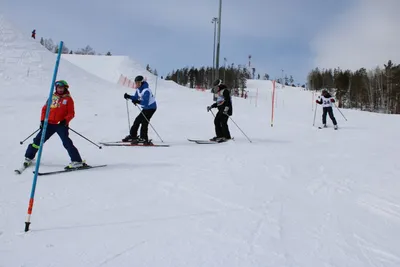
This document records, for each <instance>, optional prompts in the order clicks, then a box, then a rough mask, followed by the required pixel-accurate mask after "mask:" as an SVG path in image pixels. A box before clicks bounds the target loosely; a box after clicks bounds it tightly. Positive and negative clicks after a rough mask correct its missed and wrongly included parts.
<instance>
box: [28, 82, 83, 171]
mask: <svg viewBox="0 0 400 267" xmlns="http://www.w3.org/2000/svg"><path fill="white" fill-rule="evenodd" d="M55 87H56V91H55V92H54V94H53V96H52V99H51V101H52V102H51V106H50V113H49V117H48V124H47V129H46V135H45V137H44V141H45V142H46V141H47V140H48V139H49V138H50V137H51V136H52V135H53V134H55V133H57V134H58V136H59V137H60V138H61V141H62V143H63V146H64V148H65V149H66V150H67V151H68V154H69V157H70V158H71V163H70V164H69V165H68V166H66V167H65V169H75V168H80V167H84V166H87V165H86V163H84V162H83V161H82V158H81V156H80V154H79V152H78V149H77V148H76V147H75V146H74V144H73V143H72V140H71V139H70V138H69V136H68V135H69V132H68V130H69V128H68V124H69V123H70V122H71V120H72V119H73V118H74V117H75V107H74V101H73V99H72V97H71V95H70V93H69V91H68V88H69V85H68V83H67V82H66V81H64V80H61V81H57V82H56V83H55ZM46 108H47V102H46V104H45V105H44V106H43V108H42V116H41V118H40V131H39V133H38V134H37V135H36V137H35V138H34V139H33V143H32V144H29V146H28V148H27V150H26V152H25V162H24V166H25V167H28V166H29V165H31V164H32V160H33V159H34V158H35V155H36V153H37V151H38V150H39V145H40V139H41V138H42V131H43V123H44V119H45V115H46Z"/></svg>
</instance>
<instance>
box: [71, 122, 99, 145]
mask: <svg viewBox="0 0 400 267" xmlns="http://www.w3.org/2000/svg"><path fill="white" fill-rule="evenodd" d="M68 129H70V130H71V131H73V132H74V133H76V134H77V135H79V136H80V137H82V138H83V139H85V140H86V141H88V142H90V143H92V144H93V145H95V146H97V147H98V148H99V149H101V146H99V145H97V144H96V143H94V142H93V141H90V140H89V139H87V138H86V137H85V136H83V135H81V134H80V133H78V132H77V131H75V130H74V129H71V128H69V127H68Z"/></svg>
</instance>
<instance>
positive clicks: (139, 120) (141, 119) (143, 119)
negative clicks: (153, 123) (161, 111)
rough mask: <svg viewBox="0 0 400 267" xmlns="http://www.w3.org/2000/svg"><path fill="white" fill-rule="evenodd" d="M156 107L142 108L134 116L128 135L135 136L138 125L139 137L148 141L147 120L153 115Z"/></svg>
mask: <svg viewBox="0 0 400 267" xmlns="http://www.w3.org/2000/svg"><path fill="white" fill-rule="evenodd" d="M155 112H156V109H142V112H140V114H139V115H138V116H137V117H136V119H135V121H134V122H133V125H132V127H131V130H130V135H131V136H132V137H133V138H135V137H136V136H137V133H138V130H139V127H140V125H142V127H140V137H141V138H143V139H144V140H146V141H148V140H149V136H148V131H149V121H150V119H151V117H153V115H154V113H155Z"/></svg>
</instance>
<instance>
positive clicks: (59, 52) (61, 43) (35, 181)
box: [25, 41, 64, 232]
mask: <svg viewBox="0 0 400 267" xmlns="http://www.w3.org/2000/svg"><path fill="white" fill-rule="evenodd" d="M63 45H64V43H63V41H61V42H60V44H59V46H58V55H57V60H56V64H55V66H54V73H53V79H52V81H51V85H50V91H49V97H48V99H47V107H46V116H45V119H44V123H43V129H42V136H41V138H40V146H39V151H38V157H37V160H36V166H35V172H34V175H33V182H32V189H31V196H30V198H29V205H28V214H27V218H26V222H25V232H28V231H29V226H30V224H31V215H32V210H33V203H34V200H35V190H36V183H37V176H38V172H39V165H40V159H41V157H42V152H43V144H44V138H45V136H46V131H47V125H48V122H49V113H50V106H51V102H52V95H53V90H54V87H55V86H54V84H55V83H56V79H57V73H58V66H59V65H60V58H61V51H62V48H63Z"/></svg>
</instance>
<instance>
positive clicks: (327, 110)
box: [322, 107, 337, 125]
mask: <svg viewBox="0 0 400 267" xmlns="http://www.w3.org/2000/svg"><path fill="white" fill-rule="evenodd" d="M327 114H329V118H331V120H332V123H333V125H336V124H337V122H336V119H335V116H333V109H332V107H323V108H322V124H324V125H325V124H326V115H327Z"/></svg>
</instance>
